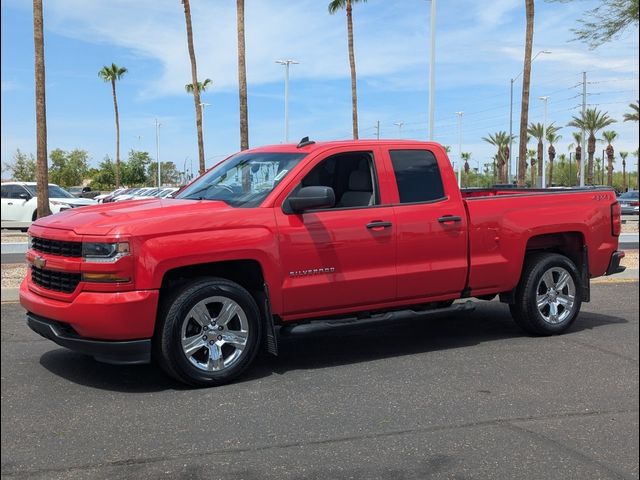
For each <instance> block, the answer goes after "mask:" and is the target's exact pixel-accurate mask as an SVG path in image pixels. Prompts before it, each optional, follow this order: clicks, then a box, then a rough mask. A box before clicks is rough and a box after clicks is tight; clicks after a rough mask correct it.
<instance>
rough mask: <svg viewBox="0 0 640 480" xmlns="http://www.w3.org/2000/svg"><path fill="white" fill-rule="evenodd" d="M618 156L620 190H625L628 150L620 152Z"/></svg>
mask: <svg viewBox="0 0 640 480" xmlns="http://www.w3.org/2000/svg"><path fill="white" fill-rule="evenodd" d="M619 155H620V158H622V191H623V192H626V191H627V157H628V156H629V152H620V153H619Z"/></svg>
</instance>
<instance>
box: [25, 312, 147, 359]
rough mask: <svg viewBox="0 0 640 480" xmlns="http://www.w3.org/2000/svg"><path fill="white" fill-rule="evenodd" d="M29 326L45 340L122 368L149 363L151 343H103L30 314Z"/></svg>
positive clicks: (141, 341)
mask: <svg viewBox="0 0 640 480" xmlns="http://www.w3.org/2000/svg"><path fill="white" fill-rule="evenodd" d="M27 325H28V326H29V328H31V330H33V331H34V332H36V333H38V334H40V335H42V336H43V337H44V338H47V339H49V340H52V341H53V342H55V343H57V344H58V345H60V346H62V347H65V348H68V349H70V350H74V351H76V352H79V353H84V354H87V355H91V356H92V357H94V358H95V359H96V360H98V361H101V362H105V363H113V364H120V365H123V364H125V365H131V364H140V363H149V362H150V360H151V340H150V339H145V340H129V341H117V342H114V341H110V342H109V341H100V340H90V339H86V338H82V337H80V336H79V335H78V334H77V333H75V332H74V331H73V329H72V328H71V327H69V326H68V325H65V324H63V323H60V322H56V321H55V320H51V319H48V318H44V317H39V316H37V315H35V314H33V313H30V312H27Z"/></svg>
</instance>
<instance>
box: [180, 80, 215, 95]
mask: <svg viewBox="0 0 640 480" xmlns="http://www.w3.org/2000/svg"><path fill="white" fill-rule="evenodd" d="M197 83H198V91H199V92H206V91H207V90H208V89H209V87H212V86H213V80H211V79H210V78H205V79H204V82H197ZM184 90H185V91H186V92H187V93H193V83H187V84H186V85H185V86H184Z"/></svg>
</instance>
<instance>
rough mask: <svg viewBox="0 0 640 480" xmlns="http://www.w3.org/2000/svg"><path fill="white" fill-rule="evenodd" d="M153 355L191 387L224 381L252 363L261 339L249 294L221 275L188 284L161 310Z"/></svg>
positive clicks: (253, 305)
mask: <svg viewBox="0 0 640 480" xmlns="http://www.w3.org/2000/svg"><path fill="white" fill-rule="evenodd" d="M158 322H159V323H158V326H157V328H156V334H155V337H154V345H153V347H154V358H155V360H156V361H157V362H158V364H159V365H160V366H161V367H162V369H163V370H164V371H165V372H166V373H167V374H168V375H170V376H171V377H173V378H175V379H176V380H179V381H181V382H184V383H187V384H189V385H195V386H202V387H211V386H217V385H223V384H225V383H229V382H231V381H233V380H235V379H236V378H237V377H238V376H240V375H241V374H242V373H243V372H244V371H245V370H246V369H247V368H248V367H249V365H250V364H251V362H252V361H253V359H254V357H255V355H256V353H257V351H258V347H259V344H260V339H261V338H262V322H261V318H260V312H259V310H258V307H257V305H256V302H255V301H254V299H253V297H252V296H251V294H250V293H249V292H248V291H247V290H245V289H244V288H243V287H241V286H240V285H238V284H237V283H234V282H231V281H229V280H226V279H223V278H215V277H209V278H202V279H198V280H195V281H193V282H191V283H188V284H186V285H184V286H183V287H182V288H181V289H180V290H179V291H178V292H177V293H176V295H175V296H173V297H172V298H170V299H169V300H168V301H167V302H166V304H165V305H164V306H163V307H162V308H161V310H160V314H159V316H158Z"/></svg>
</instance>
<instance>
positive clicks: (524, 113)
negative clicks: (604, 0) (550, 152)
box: [518, 0, 534, 186]
mask: <svg viewBox="0 0 640 480" xmlns="http://www.w3.org/2000/svg"><path fill="white" fill-rule="evenodd" d="M525 7H526V18H527V28H526V33H525V46H524V68H523V71H522V105H521V107H520V145H519V147H518V155H519V159H520V160H519V162H518V164H519V165H518V185H520V186H523V185H524V178H525V172H526V169H527V125H528V124H529V89H530V84H531V50H532V48H533V18H534V0H525Z"/></svg>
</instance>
